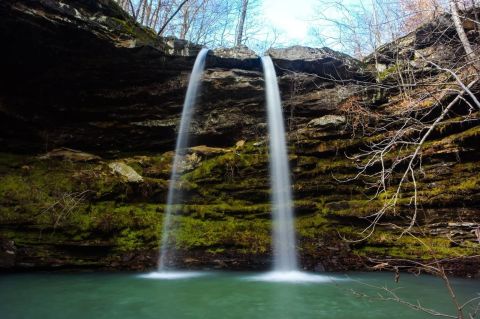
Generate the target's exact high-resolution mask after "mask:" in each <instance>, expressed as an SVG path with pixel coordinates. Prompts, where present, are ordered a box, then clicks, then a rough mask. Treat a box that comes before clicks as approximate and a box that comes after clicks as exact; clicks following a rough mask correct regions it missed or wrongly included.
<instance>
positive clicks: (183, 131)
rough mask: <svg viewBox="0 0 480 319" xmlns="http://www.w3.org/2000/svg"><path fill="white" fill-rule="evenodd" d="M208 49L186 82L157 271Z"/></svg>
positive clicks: (161, 264)
mask: <svg viewBox="0 0 480 319" xmlns="http://www.w3.org/2000/svg"><path fill="white" fill-rule="evenodd" d="M208 51H209V50H208V49H205V48H203V49H202V50H201V51H200V52H199V53H198V55H197V58H196V60H195V64H194V65H193V69H192V74H191V75H190V79H189V81H188V88H187V95H186V96H185V101H184V103H183V110H182V118H181V120H180V127H179V129H178V135H177V144H176V146H175V156H174V159H173V164H172V173H171V175H170V180H169V183H168V195H167V206H166V210H165V216H164V220H163V231H162V243H161V248H160V258H159V261H158V271H166V270H167V269H168V266H167V265H166V258H168V256H169V253H170V250H171V247H170V235H171V231H172V229H171V228H172V227H171V226H172V225H171V224H172V215H173V214H174V213H175V209H174V206H173V204H174V203H175V202H177V201H178V199H179V197H180V195H181V194H180V192H179V191H177V190H176V189H175V187H176V185H177V183H178V180H179V177H180V174H179V173H178V168H179V167H178V166H179V164H180V163H181V161H182V159H183V157H184V156H185V153H186V151H187V147H188V140H189V128H190V122H191V120H192V115H193V108H194V106H195V102H196V100H197V95H198V91H199V89H200V84H201V78H202V74H203V70H204V68H205V60H206V57H207V53H208Z"/></svg>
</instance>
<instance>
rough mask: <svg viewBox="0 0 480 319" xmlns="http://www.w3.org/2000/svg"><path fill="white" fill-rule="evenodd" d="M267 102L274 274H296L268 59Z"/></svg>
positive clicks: (278, 113) (278, 105)
mask: <svg viewBox="0 0 480 319" xmlns="http://www.w3.org/2000/svg"><path fill="white" fill-rule="evenodd" d="M262 66H263V73H264V77H265V93H266V99H267V113H268V134H269V149H270V187H271V189H272V194H271V197H272V215H273V248H274V264H273V270H274V271H275V272H290V271H296V270H297V268H298V265H297V256H296V249H295V226H294V223H293V208H292V205H293V203H292V187H291V185H292V183H291V182H290V168H289V165H288V154H287V142H286V141H285V127H284V123H283V113H282V102H281V100H280V91H279V90H278V83H277V75H276V74H275V68H274V67H273V62H272V59H271V58H270V57H269V56H264V57H262Z"/></svg>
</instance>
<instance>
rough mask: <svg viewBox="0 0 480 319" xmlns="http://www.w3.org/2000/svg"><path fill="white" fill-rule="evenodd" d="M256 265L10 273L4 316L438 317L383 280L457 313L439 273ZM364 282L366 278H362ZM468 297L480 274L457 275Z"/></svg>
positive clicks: (4, 287)
mask: <svg viewBox="0 0 480 319" xmlns="http://www.w3.org/2000/svg"><path fill="white" fill-rule="evenodd" d="M256 275H257V274H252V273H225V272H218V273H215V272H213V273H202V274H201V276H199V277H194V278H177V279H171V280H160V279H152V278H144V277H142V276H141V275H139V274H130V273H127V274H125V273H124V274H118V273H115V274H109V273H88V274H56V273H36V274H9V275H1V276H0V318H2V319H13V318H26V319H35V318H42V319H50V318H51V319H54V318H62V319H64V318H68V319H76V318H82V319H85V318H88V319H96V318H112V319H113V318H115V319H117V318H118V319H123V318H136V319H140V318H156V319H163V318H165V319H170V318H172V319H183V318H222V319H223V318H249V319H256V318H259V319H270V318H272V319H273V318H275V319H283V318H285V319H286V318H302V319H309V318H317V319H318V318H342V319H343V318H359V319H361V318H369V319H375V318H389V319H390V318H392V319H393V318H430V317H429V316H428V315H426V314H425V313H421V312H418V311H415V310H411V309H409V308H408V307H406V306H403V305H400V304H398V303H395V302H387V301H379V300H375V299H371V298H367V297H358V296H356V294H354V293H353V292H352V290H355V291H357V292H362V293H366V294H369V295H371V296H375V295H376V294H377V293H379V292H380V290H377V289H374V288H371V287H368V286H366V285H365V284H369V285H378V286H388V287H391V288H395V289H397V293H398V294H399V295H400V296H401V297H405V298H407V299H408V300H410V301H415V300H419V301H421V303H422V304H423V305H424V306H426V307H432V308H435V309H436V310H439V311H445V312H447V313H449V314H453V313H454V311H453V308H452V307H451V301H450V300H449V298H448V296H447V291H446V289H445V287H444V285H443V283H442V281H440V280H439V279H437V278H434V277H430V276H426V275H425V276H420V277H414V276H410V275H406V274H402V276H401V278H400V282H399V283H398V284H395V282H394V280H393V275H392V274H390V273H351V274H348V276H347V275H343V274H333V275H329V277H328V278H325V277H324V278H322V279H326V280H323V281H319V282H315V281H314V282H302V283H295V282H290V283H286V282H268V281H259V280H257V279H258V277H256ZM360 282H361V283H360ZM452 283H453V285H454V286H455V288H456V289H457V293H458V296H459V298H460V299H461V300H467V299H468V298H471V297H475V296H478V294H479V293H480V281H479V280H466V279H453V280H452Z"/></svg>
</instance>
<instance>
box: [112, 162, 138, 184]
mask: <svg viewBox="0 0 480 319" xmlns="http://www.w3.org/2000/svg"><path fill="white" fill-rule="evenodd" d="M108 167H110V169H111V170H112V173H114V174H118V175H120V176H122V177H123V178H124V179H125V180H126V181H127V182H129V183H140V182H143V177H142V176H141V175H140V174H138V173H137V172H136V171H135V170H134V169H133V168H131V167H130V166H128V165H127V164H125V163H122V162H113V163H110V164H108Z"/></svg>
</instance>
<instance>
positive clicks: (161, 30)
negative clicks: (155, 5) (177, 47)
mask: <svg viewBox="0 0 480 319" xmlns="http://www.w3.org/2000/svg"><path fill="white" fill-rule="evenodd" d="M187 2H188V0H184V1H183V2H182V3H181V4H180V5H179V6H178V8H177V10H176V11H175V12H174V13H173V14H172V16H171V17H170V18H168V20H167V21H166V22H165V23H164V24H163V26H162V27H161V28H160V30H159V31H158V33H157V34H158V35H161V34H162V33H163V30H165V28H166V27H167V25H168V24H169V23H170V21H172V19H173V18H174V17H175V16H176V15H177V13H178V11H180V9H182V7H183V6H184V5H185V3H187Z"/></svg>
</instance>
